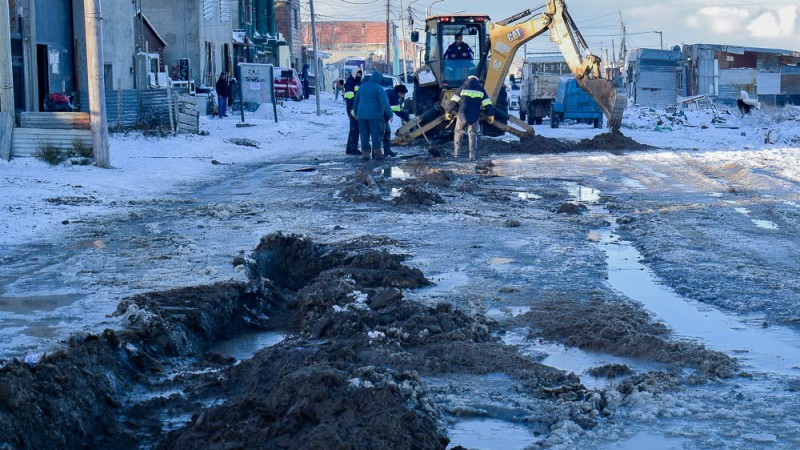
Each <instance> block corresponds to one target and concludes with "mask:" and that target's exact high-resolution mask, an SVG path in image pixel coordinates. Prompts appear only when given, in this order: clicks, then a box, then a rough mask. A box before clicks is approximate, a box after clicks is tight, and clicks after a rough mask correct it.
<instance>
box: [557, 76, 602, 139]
mask: <svg viewBox="0 0 800 450" xmlns="http://www.w3.org/2000/svg"><path fill="white" fill-rule="evenodd" d="M565 120H575V121H577V122H585V123H588V124H592V125H594V127H595V128H600V127H601V126H603V110H602V109H600V105H598V104H597V102H596V101H594V99H593V98H592V96H591V95H589V93H587V92H586V91H584V90H583V89H582V88H581V87H580V86H579V85H578V82H577V80H575V78H561V80H559V82H558V90H557V91H556V98H555V100H554V101H553V106H552V107H551V111H550V128H558V126H559V125H560V124H561V122H563V121H565Z"/></svg>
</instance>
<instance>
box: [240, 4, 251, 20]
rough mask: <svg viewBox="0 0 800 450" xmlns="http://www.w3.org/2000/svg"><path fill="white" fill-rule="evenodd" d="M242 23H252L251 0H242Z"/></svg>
mask: <svg viewBox="0 0 800 450" xmlns="http://www.w3.org/2000/svg"><path fill="white" fill-rule="evenodd" d="M241 13H242V23H243V24H245V25H252V24H253V0H242V11H241Z"/></svg>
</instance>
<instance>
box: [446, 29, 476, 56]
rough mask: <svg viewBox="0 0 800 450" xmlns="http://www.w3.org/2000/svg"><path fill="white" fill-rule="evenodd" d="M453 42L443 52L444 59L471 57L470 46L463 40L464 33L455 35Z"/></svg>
mask: <svg viewBox="0 0 800 450" xmlns="http://www.w3.org/2000/svg"><path fill="white" fill-rule="evenodd" d="M455 39H456V40H455V42H453V43H452V44H450V45H448V46H447V50H445V52H444V59H462V60H464V59H472V48H470V46H469V44H467V43H466V42H464V35H463V34H461V33H458V34H456V35H455Z"/></svg>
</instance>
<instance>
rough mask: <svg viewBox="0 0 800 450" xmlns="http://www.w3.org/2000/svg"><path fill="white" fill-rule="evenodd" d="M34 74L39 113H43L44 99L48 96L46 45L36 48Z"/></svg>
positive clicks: (48, 70)
mask: <svg viewBox="0 0 800 450" xmlns="http://www.w3.org/2000/svg"><path fill="white" fill-rule="evenodd" d="M36 66H37V67H36V74H37V77H36V78H37V79H38V82H39V111H44V99H45V98H46V97H47V95H48V94H50V63H49V58H48V51H47V46H46V45H41V44H39V45H37V46H36Z"/></svg>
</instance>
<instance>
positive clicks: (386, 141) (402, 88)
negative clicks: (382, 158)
mask: <svg viewBox="0 0 800 450" xmlns="http://www.w3.org/2000/svg"><path fill="white" fill-rule="evenodd" d="M406 94H408V88H407V87H406V85H405V84H398V85H397V86H395V87H393V88H390V89H386V96H387V97H388V98H389V106H391V108H392V112H393V113H394V115H396V116H397V117H399V118H400V121H401V122H402V123H406V122H408V119H409V115H408V112H406V111H403V100H405V98H406ZM383 154H384V155H386V156H397V153H395V152H393V151H392V127H391V125H390V121H389V120H387V121H386V124H385V126H384V127H383Z"/></svg>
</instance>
